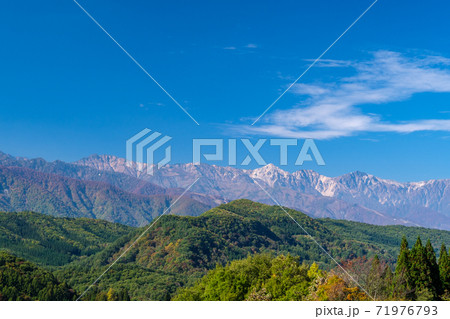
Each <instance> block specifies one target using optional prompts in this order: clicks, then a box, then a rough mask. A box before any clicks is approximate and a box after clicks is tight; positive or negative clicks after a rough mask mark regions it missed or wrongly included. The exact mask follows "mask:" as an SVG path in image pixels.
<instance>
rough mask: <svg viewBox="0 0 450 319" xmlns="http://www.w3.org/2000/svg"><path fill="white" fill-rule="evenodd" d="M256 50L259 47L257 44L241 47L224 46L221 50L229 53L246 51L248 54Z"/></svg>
mask: <svg viewBox="0 0 450 319" xmlns="http://www.w3.org/2000/svg"><path fill="white" fill-rule="evenodd" d="M257 48H259V46H258V45H257V44H255V43H249V44H246V45H241V46H234V45H232V46H226V47H224V48H223V49H224V50H231V51H235V50H238V51H247V52H248V51H252V49H257Z"/></svg>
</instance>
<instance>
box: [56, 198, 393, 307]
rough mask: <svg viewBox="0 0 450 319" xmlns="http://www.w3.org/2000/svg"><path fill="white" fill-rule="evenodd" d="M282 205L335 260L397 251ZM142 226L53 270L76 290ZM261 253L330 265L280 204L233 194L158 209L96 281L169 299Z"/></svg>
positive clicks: (132, 293)
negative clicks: (222, 200) (175, 209)
mask: <svg viewBox="0 0 450 319" xmlns="http://www.w3.org/2000/svg"><path fill="white" fill-rule="evenodd" d="M287 212H288V213H289V214H290V215H291V216H292V217H293V218H295V220H296V221H297V222H298V223H299V224H300V225H302V227H303V228H304V229H305V230H306V231H307V232H308V233H309V234H310V235H312V236H314V238H315V239H316V240H317V241H318V242H319V243H320V244H321V245H323V247H324V248H325V249H326V250H327V251H328V252H330V254H331V255H332V256H333V257H334V258H336V259H337V260H348V259H353V258H357V257H363V256H365V257H367V258H370V256H374V255H375V254H378V255H380V256H383V258H385V259H388V258H390V259H389V261H390V262H391V263H392V262H395V256H393V257H390V256H389V254H386V252H384V251H383V250H381V249H378V248H377V245H376V242H373V243H370V244H367V243H365V242H363V241H358V240H352V239H346V238H343V237H341V236H340V234H339V233H337V232H333V231H331V230H329V229H328V228H327V227H325V226H324V225H322V223H320V222H318V221H316V220H315V219H313V218H310V217H308V216H307V215H305V214H302V213H300V212H297V211H294V210H290V209H288V210H287ZM142 230H143V229H136V232H135V234H134V235H129V236H128V238H122V239H121V242H120V243H119V242H116V243H115V244H114V245H112V246H110V247H108V248H107V249H105V250H104V251H102V252H101V253H99V254H97V255H95V256H91V257H89V258H87V259H86V260H83V261H80V262H75V263H72V264H70V265H68V266H66V267H63V268H62V269H61V270H58V272H57V274H58V276H59V278H61V279H62V280H64V281H67V282H68V283H69V284H70V285H72V286H73V287H75V288H76V289H77V290H82V289H83V288H85V287H87V286H88V284H89V283H90V282H92V281H93V280H95V279H96V277H97V276H98V275H99V274H101V273H102V272H103V271H104V269H106V267H107V266H108V265H109V263H110V262H112V261H113V260H114V259H115V258H117V257H118V256H120V254H121V253H122V251H123V249H124V247H128V245H129V244H130V243H132V242H133V241H134V238H135V237H137V236H138V234H139V233H140V232H142ZM397 250H398V248H397ZM259 253H270V254H275V255H278V254H291V255H292V256H296V257H299V258H300V259H301V260H302V262H306V263H308V264H312V263H313V262H316V263H317V264H318V265H320V266H321V267H322V268H323V269H330V268H332V267H334V266H335V264H334V262H333V261H332V260H331V259H330V258H329V257H328V256H327V255H326V254H325V253H324V252H323V251H322V249H321V248H320V247H319V246H318V245H317V244H316V243H315V242H314V241H313V240H312V239H311V238H310V237H309V236H308V235H306V234H305V232H304V231H303V230H302V228H300V227H299V226H298V225H297V224H296V223H294V222H293V221H292V219H291V218H290V217H289V216H288V215H287V214H286V213H285V212H284V211H283V210H282V209H281V208H280V207H277V206H269V205H264V204H259V203H254V202H251V201H248V200H238V201H233V202H231V203H229V204H225V205H221V206H219V207H217V208H214V209H212V210H210V211H208V212H206V213H204V214H202V215H201V216H199V217H180V216H170V215H169V216H163V217H162V218H161V219H160V220H159V221H158V223H157V224H155V226H154V227H153V228H152V229H151V230H150V231H149V232H148V233H147V234H146V235H145V236H144V237H143V238H142V239H141V240H140V241H139V242H138V243H137V244H136V245H135V246H134V247H132V248H131V249H130V250H129V251H128V253H127V254H126V255H125V256H124V257H123V258H122V259H121V260H120V261H119V262H118V263H117V264H116V265H115V266H114V267H113V268H112V269H111V270H110V271H109V272H108V273H107V274H106V275H105V276H104V277H103V278H102V281H101V282H100V283H99V288H100V289H101V290H105V289H107V288H108V287H111V285H112V287H114V288H115V289H121V288H127V289H128V290H129V293H130V296H131V298H132V299H133V298H137V299H140V298H144V299H145V298H150V299H154V298H155V299H161V298H162V299H167V298H170V297H171V296H172V295H173V293H174V292H175V291H176V290H177V289H178V288H179V287H180V286H184V285H189V284H191V283H193V282H195V280H196V279H198V278H200V277H202V276H203V275H204V274H205V273H206V272H207V271H208V270H211V269H214V268H215V267H216V265H217V264H219V265H226V264H227V263H228V262H230V261H233V260H237V259H243V258H246V257H247V256H248V255H253V254H259ZM133 276H136V278H139V279H133ZM143 278H146V280H143ZM137 282H139V284H137ZM162 283H166V284H162ZM155 287H157V289H155ZM144 296H145V297H144Z"/></svg>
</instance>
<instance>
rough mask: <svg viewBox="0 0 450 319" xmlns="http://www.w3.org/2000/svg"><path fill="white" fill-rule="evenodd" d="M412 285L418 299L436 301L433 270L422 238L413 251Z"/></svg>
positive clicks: (418, 239) (411, 259)
mask: <svg viewBox="0 0 450 319" xmlns="http://www.w3.org/2000/svg"><path fill="white" fill-rule="evenodd" d="M410 256H411V258H410V261H411V266H410V271H411V283H412V288H413V289H414V292H415V298H416V299H421V300H423V299H426V300H428V299H435V298H436V297H437V291H436V287H435V286H434V285H433V280H432V270H431V266H430V263H429V262H428V258H427V251H426V248H425V247H423V245H422V241H421V240H420V236H418V237H417V241H416V243H415V244H414V246H413V248H412V249H411V255H410Z"/></svg>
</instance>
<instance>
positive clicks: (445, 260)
mask: <svg viewBox="0 0 450 319" xmlns="http://www.w3.org/2000/svg"><path fill="white" fill-rule="evenodd" d="M439 275H440V278H441V283H442V288H443V290H444V291H445V292H447V293H449V292H450V259H449V256H448V252H447V247H445V245H444V244H442V246H441V252H440V253H439Z"/></svg>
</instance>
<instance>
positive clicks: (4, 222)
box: [0, 212, 134, 266]
mask: <svg viewBox="0 0 450 319" xmlns="http://www.w3.org/2000/svg"><path fill="white" fill-rule="evenodd" d="M132 230H134V228H132V227H129V226H125V225H121V224H114V223H109V222H106V221H102V220H95V219H88V218H77V219H74V218H55V217H51V216H47V215H43V214H39V213H32V212H22V213H5V212H0V250H1V249H6V250H9V251H11V252H14V254H15V255H17V256H20V257H23V258H25V259H27V260H29V261H32V262H35V263H38V264H42V265H49V266H61V265H65V264H67V263H69V262H71V261H74V260H76V259H79V258H82V257H85V256H89V255H92V254H95V253H97V252H99V251H101V250H102V249H104V248H105V247H106V246H107V245H108V244H110V243H113V242H114V241H116V240H117V239H118V238H119V237H121V236H123V235H125V234H128V233H130V231H132Z"/></svg>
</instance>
